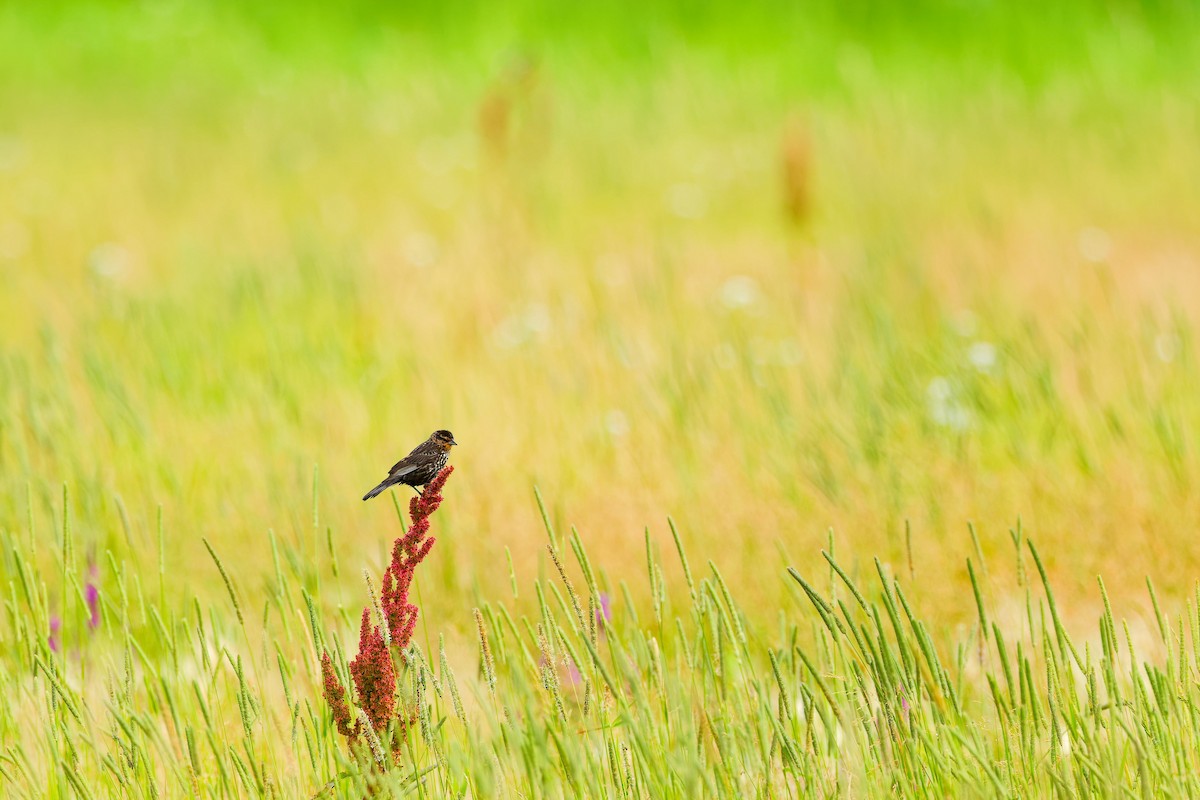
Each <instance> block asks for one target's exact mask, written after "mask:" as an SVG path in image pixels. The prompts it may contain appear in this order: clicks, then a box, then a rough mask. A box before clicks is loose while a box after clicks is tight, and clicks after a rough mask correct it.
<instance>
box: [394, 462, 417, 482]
mask: <svg viewBox="0 0 1200 800" xmlns="http://www.w3.org/2000/svg"><path fill="white" fill-rule="evenodd" d="M407 460H408V459H407V458H405V459H401V460H400V461H397V462H396V466H394V467H392V468H391V469H390V470H389V471H388V477H389V478H403V477H404V476H405V475H407V474H408V473H410V472H413V471H414V470H416V468H417V467H418V466H419V465H417V464H405V463H404V462H405V461H407Z"/></svg>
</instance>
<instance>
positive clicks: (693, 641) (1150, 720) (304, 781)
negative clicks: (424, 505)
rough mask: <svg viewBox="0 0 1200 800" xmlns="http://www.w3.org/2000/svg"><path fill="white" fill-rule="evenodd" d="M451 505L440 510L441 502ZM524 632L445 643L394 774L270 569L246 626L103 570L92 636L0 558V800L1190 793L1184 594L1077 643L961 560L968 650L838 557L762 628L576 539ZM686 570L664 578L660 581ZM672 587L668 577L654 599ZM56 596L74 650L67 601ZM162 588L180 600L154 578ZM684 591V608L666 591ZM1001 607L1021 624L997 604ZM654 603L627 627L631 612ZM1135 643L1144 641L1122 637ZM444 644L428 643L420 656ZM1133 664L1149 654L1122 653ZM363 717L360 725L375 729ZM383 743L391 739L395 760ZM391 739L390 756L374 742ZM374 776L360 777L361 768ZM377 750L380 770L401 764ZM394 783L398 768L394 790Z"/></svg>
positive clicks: (410, 695) (709, 589) (421, 660)
mask: <svg viewBox="0 0 1200 800" xmlns="http://www.w3.org/2000/svg"><path fill="white" fill-rule="evenodd" d="M450 502H451V503H453V492H451V496H450ZM547 534H548V543H547V545H546V547H547V550H548V554H547V562H548V565H553V566H552V568H551V569H550V570H549V571H548V572H547V573H546V575H545V577H544V578H542V579H538V580H536V581H534V582H533V584H532V594H533V595H534V596H535V597H536V600H537V602H536V608H535V610H534V611H533V612H532V613H530V614H525V613H516V612H513V611H511V610H510V608H509V607H508V605H506V604H505V603H503V602H499V601H497V600H495V599H490V600H489V599H484V600H482V601H481V606H480V608H478V609H476V611H475V619H476V622H477V634H478V640H477V643H476V647H475V648H474V649H473V650H474V651H473V652H467V653H461V652H460V653H457V654H454V655H451V654H449V653H448V652H447V649H446V646H445V644H444V640H443V637H441V636H440V635H437V634H436V633H435V632H436V630H437V628H438V625H437V622H436V621H434V622H432V623H431V622H430V621H429V620H428V619H427V618H426V619H425V620H424V621H423V623H422V628H423V632H422V633H423V636H419V637H417V638H418V639H422V638H423V641H422V642H421V643H420V644H417V643H415V642H414V643H413V644H412V645H410V647H409V648H407V649H406V651H405V656H406V657H405V658H404V659H402V660H398V661H397V666H398V667H399V669H400V671H399V674H398V689H397V692H398V697H399V699H400V708H401V709H403V712H402V713H401V717H404V718H405V719H407V720H410V722H406V723H405V724H401V725H399V726H398V727H394V728H393V727H389V728H387V730H388V731H389V732H393V731H394V734H395V735H397V736H399V737H400V739H399V740H398V741H397V742H396V743H395V744H394V745H393V748H394V749H392V753H391V754H388V753H385V752H384V751H383V749H381V746H380V744H379V739H378V738H376V737H375V736H374V735H372V734H371V733H370V730H371V725H370V724H369V723H368V722H365V721H364V722H363V723H362V730H363V731H365V732H366V734H367V735H365V736H358V737H356V738H355V737H352V740H353V741H354V742H355V744H354V745H351V744H348V743H347V740H346V739H344V738H343V737H342V736H341V735H339V733H338V730H337V728H336V726H335V724H334V718H333V717H332V716H331V714H330V710H329V708H328V707H327V706H326V705H325V703H324V701H323V700H322V699H321V692H322V689H321V684H322V678H321V667H320V663H319V662H320V658H321V654H322V653H324V652H326V651H328V652H330V653H334V654H335V663H339V664H342V665H344V664H345V663H346V661H347V656H348V653H347V651H346V647H345V645H344V637H347V636H353V635H354V630H355V624H354V620H353V619H352V618H351V615H350V614H348V613H342V614H337V613H334V614H332V615H331V614H330V613H329V612H330V610H331V603H330V598H328V597H326V596H325V594H324V593H323V592H321V591H317V592H316V593H315V594H314V593H311V592H310V591H309V590H308V589H306V588H305V586H304V583H305V577H304V576H303V575H302V574H300V573H299V572H297V571H296V570H295V569H294V568H292V567H290V566H284V565H283V564H284V563H285V561H286V560H283V561H280V562H277V571H276V573H275V574H274V576H273V577H272V578H271V579H270V581H269V588H268V590H267V592H266V595H267V597H266V602H265V604H264V606H263V608H262V610H261V615H260V613H259V612H258V610H257V609H251V608H248V607H244V597H245V595H244V593H243V589H242V586H241V581H240V580H239V577H238V575H237V574H236V572H235V571H234V570H232V568H230V567H229V566H227V564H226V562H225V561H223V560H222V557H221V554H220V553H218V552H217V551H216V550H215V549H214V550H213V551H212V558H211V563H209V564H207V565H203V566H199V565H198V567H197V569H198V570H202V571H207V572H211V573H213V574H214V575H219V576H220V577H219V578H217V580H220V581H221V582H222V583H224V585H225V587H226V590H227V597H226V599H225V601H224V602H220V603H215V604H212V605H208V606H203V605H201V603H200V602H198V601H196V600H194V599H189V600H188V601H187V602H185V603H183V604H182V605H175V604H172V603H169V602H165V601H164V600H163V598H162V595H161V594H160V593H159V591H157V590H156V587H154V586H143V585H142V583H141V582H140V581H139V580H138V579H137V577H136V576H137V575H138V574H139V573H138V572H137V571H136V570H133V569H128V568H124V567H128V565H122V564H117V563H110V569H111V573H110V576H111V577H110V579H109V580H107V581H106V582H105V583H104V590H103V591H102V592H101V593H100V597H101V598H102V600H103V604H102V608H101V612H100V621H99V624H98V626H97V627H96V628H92V627H90V626H89V625H88V617H87V615H86V611H87V602H86V599H85V597H84V594H83V592H82V590H81V588H80V586H79V575H80V572H81V564H80V563H79V557H78V554H77V553H72V549H71V531H70V529H69V527H66V528H64V529H63V531H62V538H61V540H60V547H59V551H58V552H59V555H60V556H61V572H60V574H54V575H47V574H44V573H42V572H40V571H39V570H37V569H36V568H35V567H33V566H32V565H31V564H30V563H29V561H28V558H27V553H26V544H25V542H24V541H23V539H24V537H23V536H20V535H14V534H13V533H7V534H5V536H4V540H3V546H4V552H5V559H6V567H7V568H8V569H9V570H10V573H11V574H12V575H13V576H14V578H13V580H12V581H11V582H10V584H9V592H8V597H7V598H6V600H5V603H4V608H3V619H2V623H0V624H2V629H3V631H4V644H5V652H6V656H5V659H6V663H7V668H6V670H5V671H4V673H3V684H4V685H3V687H2V688H3V690H4V695H5V697H6V698H8V699H9V701H8V702H7V703H6V704H5V705H4V707H3V711H0V729H2V730H3V731H4V732H5V738H4V749H3V752H2V753H0V776H2V777H3V779H4V781H5V794H6V796H9V797H47V796H49V797H71V796H80V797H108V796H122V797H157V796H189V797H244V796H262V797H310V796H319V795H328V796H339V797H359V796H364V795H368V794H379V793H383V794H385V795H388V796H425V797H447V796H451V797H463V796H466V797H531V796H534V797H615V798H625V797H654V798H660V797H681V798H682V797H699V796H704V797H735V796H747V795H750V796H756V797H801V796H804V797H808V796H813V795H814V794H815V795H817V796H825V797H888V796H895V795H897V794H899V795H900V796H904V797H910V796H911V797H945V796H965V795H971V796H996V797H1033V796H1060V795H1066V796H1074V795H1080V796H1095V795H1103V796H1108V795H1124V794H1131V795H1133V796H1188V795H1190V794H1193V793H1195V792H1196V791H1197V790H1198V789H1200V787H1198V786H1197V781H1198V778H1197V775H1198V774H1200V772H1198V770H1197V767H1198V766H1200V764H1198V763H1197V757H1196V753H1197V748H1196V743H1197V742H1196V740H1197V736H1198V735H1200V728H1198V725H1200V722H1198V720H1200V692H1198V691H1197V689H1196V686H1197V681H1196V677H1197V668H1198V665H1200V660H1198V654H1200V646H1198V645H1197V642H1200V627H1198V626H1200V595H1198V596H1197V597H1191V598H1189V599H1187V600H1186V601H1184V602H1183V603H1182V604H1180V605H1179V606H1178V608H1177V609H1172V608H1167V609H1166V610H1164V609H1163V608H1161V607H1160V603H1159V601H1158V599H1157V597H1156V596H1155V594H1154V591H1153V588H1152V587H1149V591H1150V594H1149V598H1150V600H1151V601H1152V604H1153V609H1154V611H1153V620H1152V623H1153V633H1154V638H1153V640H1151V641H1144V642H1143V643H1142V644H1141V645H1140V646H1139V645H1138V644H1137V640H1138V638H1139V634H1138V633H1134V632H1133V631H1132V630H1131V626H1130V622H1129V621H1128V620H1126V619H1123V618H1122V617H1121V616H1119V612H1115V611H1114V609H1113V608H1112V607H1111V606H1110V604H1109V600H1108V596H1107V594H1106V593H1105V589H1104V583H1103V581H1099V582H1098V585H1097V587H1096V589H1095V594H1096V596H1097V598H1098V599H1099V600H1101V601H1102V609H1103V610H1102V611H1101V612H1100V614H1099V615H1098V619H1097V620H1096V622H1095V624H1094V626H1093V627H1092V628H1091V632H1090V633H1086V634H1085V633H1083V632H1082V631H1081V630H1080V629H1079V628H1078V627H1076V628H1075V629H1074V631H1071V630H1069V628H1068V625H1067V624H1065V623H1064V621H1063V619H1064V609H1063V608H1061V607H1060V606H1059V605H1058V604H1057V603H1056V601H1055V597H1054V594H1053V591H1052V587H1051V586H1050V584H1049V583H1048V582H1046V573H1045V570H1044V567H1043V563H1042V561H1041V559H1040V557H1039V554H1038V551H1037V549H1036V547H1035V546H1034V544H1033V542H1031V541H1029V540H1027V539H1025V538H1024V536H1023V533H1022V532H1021V531H1020V530H1019V529H1016V530H1014V532H1013V541H1014V544H1015V545H1016V549H1015V551H1014V553H1015V558H1016V563H1015V564H1014V563H1013V562H1012V559H1011V558H1010V559H1008V560H1006V561H1004V562H992V563H987V562H978V563H976V562H974V561H968V562H967V564H968V571H969V573H970V575H971V580H972V587H973V589H974V592H973V597H972V596H970V595H968V596H965V597H963V598H961V602H962V603H963V605H964V606H968V607H969V608H965V609H963V611H964V613H969V614H970V615H971V616H972V617H973V618H974V622H973V624H971V625H969V626H964V627H962V628H960V629H958V630H957V631H953V632H952V631H950V630H948V629H945V628H944V627H943V626H939V625H938V624H936V623H931V622H929V621H927V619H926V617H925V615H924V614H923V613H922V609H921V608H920V607H919V604H918V603H917V602H916V601H914V600H913V599H911V593H912V591H913V590H914V589H915V588H916V587H914V586H913V585H912V583H911V579H910V578H909V577H908V576H907V575H904V574H901V575H897V574H894V573H893V571H892V570H891V569H890V568H888V567H886V566H885V565H884V564H883V563H881V562H880V561H879V560H875V561H874V563H873V565H872V566H870V567H865V568H864V569H863V570H862V572H861V574H855V572H856V571H854V570H849V569H847V568H846V567H844V566H843V565H842V564H840V563H839V561H838V560H837V559H836V558H835V557H834V556H833V555H831V554H830V553H828V552H824V553H823V554H822V555H823V556H824V559H823V560H816V561H813V560H809V562H808V563H807V564H805V565H802V566H800V567H796V566H789V567H788V568H787V569H786V571H785V570H784V565H783V564H778V565H776V566H770V565H767V564H764V566H763V579H764V580H776V581H780V582H782V583H784V584H785V585H786V586H787V587H789V593H790V596H791V600H790V601H789V602H788V603H787V604H786V605H785V606H784V607H782V608H780V609H778V618H777V620H776V621H775V622H769V621H767V620H765V619H760V620H759V621H757V622H756V621H755V620H753V619H751V618H750V617H749V616H748V615H747V614H746V613H745V611H744V610H743V608H742V607H741V605H740V604H739V603H738V601H737V599H736V596H735V593H734V592H733V591H731V589H730V588H729V586H728V585H727V583H726V582H725V580H724V578H723V577H722V574H721V572H720V570H719V568H718V567H717V565H716V564H714V563H712V562H709V563H708V564H707V565H706V566H704V567H699V566H698V565H691V564H689V562H688V555H687V552H686V549H685V547H684V545H683V543H682V538H683V537H682V536H681V534H680V533H679V532H678V531H677V530H676V529H675V527H674V525H673V524H672V526H671V534H672V536H673V537H674V542H673V543H674V546H673V547H670V548H668V550H667V554H666V559H665V560H664V559H663V558H662V554H660V553H659V552H658V548H657V546H656V545H655V544H654V542H653V541H652V539H651V537H650V535H649V533H647V536H646V554H645V562H644V565H643V573H644V574H641V575H638V574H637V572H638V570H631V571H630V572H629V573H628V574H623V575H622V577H621V578H619V579H617V580H615V581H614V580H612V579H611V578H610V577H609V576H608V575H607V574H606V573H605V572H604V570H601V569H599V568H597V566H596V565H594V564H593V563H592V562H591V560H590V559H589V555H588V551H587V548H586V546H585V544H584V542H583V540H582V539H581V538H580V536H579V535H578V534H577V533H576V532H575V531H571V533H570V534H569V535H567V536H565V537H563V536H560V535H558V534H556V532H555V531H554V530H553V528H551V527H547ZM670 562H676V563H670ZM668 574H670V575H672V576H674V577H673V578H668V577H667V576H668ZM62 577H65V585H66V586H68V587H69V591H68V593H67V597H66V598H65V599H64V601H63V602H64V605H63V606H61V608H63V609H65V611H66V613H64V614H63V623H62V627H61V629H60V631H61V633H62V638H61V639H60V640H59V641H58V642H56V643H54V644H53V645H52V644H51V642H50V640H49V638H48V637H47V632H48V630H49V622H50V618H51V615H52V612H51V610H50V609H51V608H53V607H54V605H55V602H56V601H55V598H53V597H51V596H50V594H51V593H50V590H49V589H48V587H49V586H53V585H55V584H57V582H58V580H59V579H60V578H62ZM164 577H166V578H167V579H169V578H170V576H164ZM669 581H677V582H678V583H679V586H677V587H675V588H676V589H677V591H668V586H667V584H668V582H669ZM1011 594H1015V595H1016V596H1019V597H1021V598H1023V599H1022V603H1021V606H1020V608H1019V609H1017V610H1016V613H1013V610H1012V609H1009V610H1004V609H1002V608H997V606H996V604H995V603H994V602H993V601H992V598H993V597H996V596H999V597H1007V596H1010V595H1011ZM635 595H637V596H646V597H649V598H650V602H649V603H648V604H644V605H643V604H638V603H636V602H631V598H632V597H633V596H635ZM1138 623H1139V620H1138V619H1135V620H1134V627H1135V628H1136V627H1137V625H1138ZM435 637H436V638H435ZM1139 647H1140V648H1141V652H1139V649H1138V648H1139ZM363 719H364V720H365V719H366V717H363ZM381 735H382V734H381ZM390 735H392V734H391V733H389V736H390ZM368 746H369V747H370V748H371V750H376V751H377V752H375V753H373V754H372V753H371V752H370V751H368V750H367V747H368ZM390 749H391V748H390ZM380 765H383V766H384V767H385V768H384V769H382V770H381V769H380V768H379V767H380Z"/></svg>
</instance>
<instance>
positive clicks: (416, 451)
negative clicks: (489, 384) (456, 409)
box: [363, 430, 458, 500]
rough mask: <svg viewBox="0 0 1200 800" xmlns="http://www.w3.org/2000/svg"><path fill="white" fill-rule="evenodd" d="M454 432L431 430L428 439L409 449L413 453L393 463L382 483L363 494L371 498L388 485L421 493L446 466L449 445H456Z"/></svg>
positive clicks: (366, 498) (448, 457) (448, 456)
mask: <svg viewBox="0 0 1200 800" xmlns="http://www.w3.org/2000/svg"><path fill="white" fill-rule="evenodd" d="M457 444H458V442H456V441H454V434H453V433H451V432H450V431H448V430H440V431H434V432H433V433H431V434H430V435H429V438H428V439H426V440H425V441H423V442H421V443H420V444H419V445H417V446H416V447H414V448H413V449H412V452H411V453H409V454H408V455H406V456H405V457H404V458H402V459H400V460H399V461H397V462H396V464H395V466H393V467H392V468H391V469H390V470H388V476H387V477H386V478H384V479H383V482H382V483H380V484H379V485H378V486H376V487H375V488H374V489H372V490H371V491H369V492H367V493H366V494H365V495H363V500H370V499H371V498H372V497H374V496H375V495H377V494H379V493H380V492H382V491H383V490H384V489H386V488H388V487H389V486H411V487H412V488H414V489H416V490H417V493H418V494H420V493H421V489H420V487H422V486H424V485H426V484H427V483H429V482H430V481H432V480H433V479H434V478H436V477H437V474H438V473H439V472H441V471H442V469H443V468H444V467H445V466H446V462H447V461H449V460H450V448H451V447H454V446H455V445H457Z"/></svg>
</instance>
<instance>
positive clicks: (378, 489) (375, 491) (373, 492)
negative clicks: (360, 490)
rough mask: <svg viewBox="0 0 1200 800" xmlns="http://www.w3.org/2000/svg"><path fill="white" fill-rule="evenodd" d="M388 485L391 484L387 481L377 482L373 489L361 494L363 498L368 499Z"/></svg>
mask: <svg viewBox="0 0 1200 800" xmlns="http://www.w3.org/2000/svg"><path fill="white" fill-rule="evenodd" d="M388 486H391V484H390V483H388V482H387V481H384V482H383V483H381V484H379V485H378V486H376V487H375V488H374V489H372V490H371V491H369V492H367V493H366V494H364V495H363V500H370V499H371V498H372V497H374V496H375V495H377V494H379V493H380V492H382V491H383V490H384V489H386V488H388Z"/></svg>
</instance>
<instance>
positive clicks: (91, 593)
mask: <svg viewBox="0 0 1200 800" xmlns="http://www.w3.org/2000/svg"><path fill="white" fill-rule="evenodd" d="M87 607H88V627H89V628H91V629H92V630H96V628H98V627H100V590H99V589H97V588H96V584H94V583H88V585H87Z"/></svg>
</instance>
